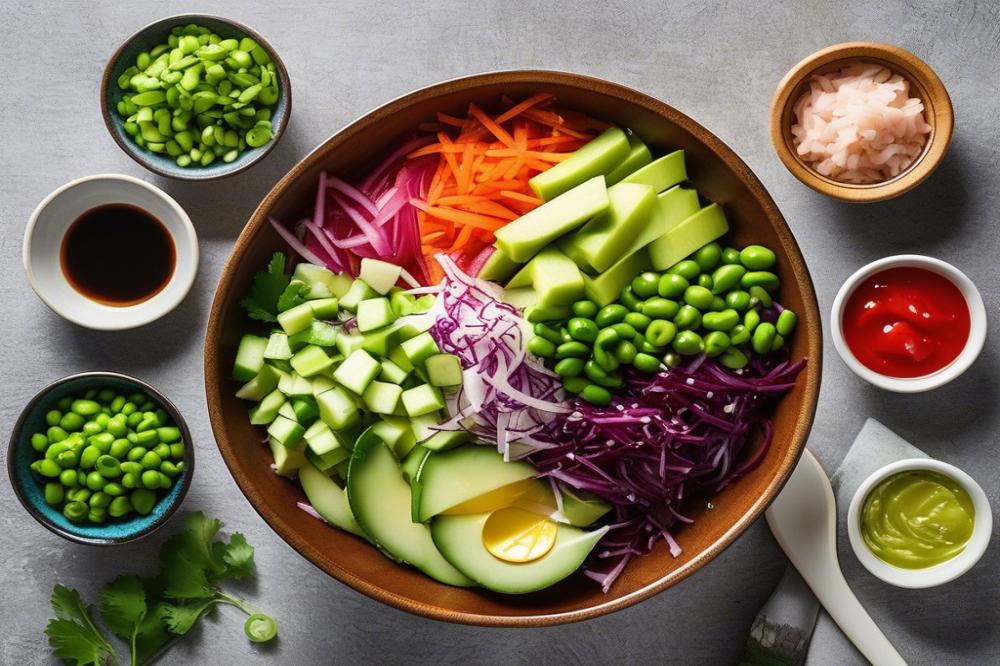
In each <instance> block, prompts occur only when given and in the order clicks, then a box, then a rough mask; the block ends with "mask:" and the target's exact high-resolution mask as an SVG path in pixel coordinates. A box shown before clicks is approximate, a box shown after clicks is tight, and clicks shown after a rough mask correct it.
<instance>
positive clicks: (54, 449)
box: [45, 440, 69, 460]
mask: <svg viewBox="0 0 1000 666" xmlns="http://www.w3.org/2000/svg"><path fill="white" fill-rule="evenodd" d="M65 441H66V440H63V441H62V442H56V443H55V444H53V445H52V446H50V447H49V448H47V449H45V457H46V458H48V459H49V460H55V459H56V458H58V457H59V454H60V453H62V452H63V451H69V447H68V446H66V444H65Z"/></svg>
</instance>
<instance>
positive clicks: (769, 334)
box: [750, 321, 778, 354]
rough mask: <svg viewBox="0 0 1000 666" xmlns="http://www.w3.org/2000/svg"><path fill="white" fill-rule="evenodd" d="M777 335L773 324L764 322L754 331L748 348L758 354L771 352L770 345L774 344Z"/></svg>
mask: <svg viewBox="0 0 1000 666" xmlns="http://www.w3.org/2000/svg"><path fill="white" fill-rule="evenodd" d="M777 334H778V332H777V331H776V330H775V328H774V324H771V323H769V322H766V321H765V322H762V323H760V324H758V325H757V328H756V329H755V330H754V332H753V338H751V340H750V346H751V347H753V350H754V351H755V352H756V353H758V354H767V353H768V352H770V351H771V345H773V344H774V336H776V335H777Z"/></svg>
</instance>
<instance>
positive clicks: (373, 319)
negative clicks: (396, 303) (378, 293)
mask: <svg viewBox="0 0 1000 666" xmlns="http://www.w3.org/2000/svg"><path fill="white" fill-rule="evenodd" d="M394 321H396V313H394V312H393V311H392V306H391V305H389V299H388V298H385V297H382V298H368V299H365V300H363V301H361V302H360V303H358V330H359V331H361V332H362V333H367V332H368V331H374V330H375V329H378V328H382V327H383V326H388V325H389V324H391V323H392V322H394Z"/></svg>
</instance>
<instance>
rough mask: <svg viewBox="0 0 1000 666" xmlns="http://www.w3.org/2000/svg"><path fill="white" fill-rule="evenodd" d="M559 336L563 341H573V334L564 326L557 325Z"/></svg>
mask: <svg viewBox="0 0 1000 666" xmlns="http://www.w3.org/2000/svg"><path fill="white" fill-rule="evenodd" d="M559 337H561V338H562V341H563V342H573V336H572V335H570V334H569V331H567V330H566V327H565V326H561V327H559ZM559 344H562V343H559Z"/></svg>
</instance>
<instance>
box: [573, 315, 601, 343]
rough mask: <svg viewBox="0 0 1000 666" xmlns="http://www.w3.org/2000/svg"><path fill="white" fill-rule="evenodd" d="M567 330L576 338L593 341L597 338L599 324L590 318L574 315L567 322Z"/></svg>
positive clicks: (582, 340) (581, 340)
mask: <svg viewBox="0 0 1000 666" xmlns="http://www.w3.org/2000/svg"><path fill="white" fill-rule="evenodd" d="M566 330H567V331H569V334H570V335H571V336H573V339H574V340H579V341H580V342H593V341H594V340H596V339H597V324H595V323H594V322H593V321H591V320H590V319H585V318H583V317H573V318H572V319H570V320H569V321H568V322H566Z"/></svg>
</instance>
